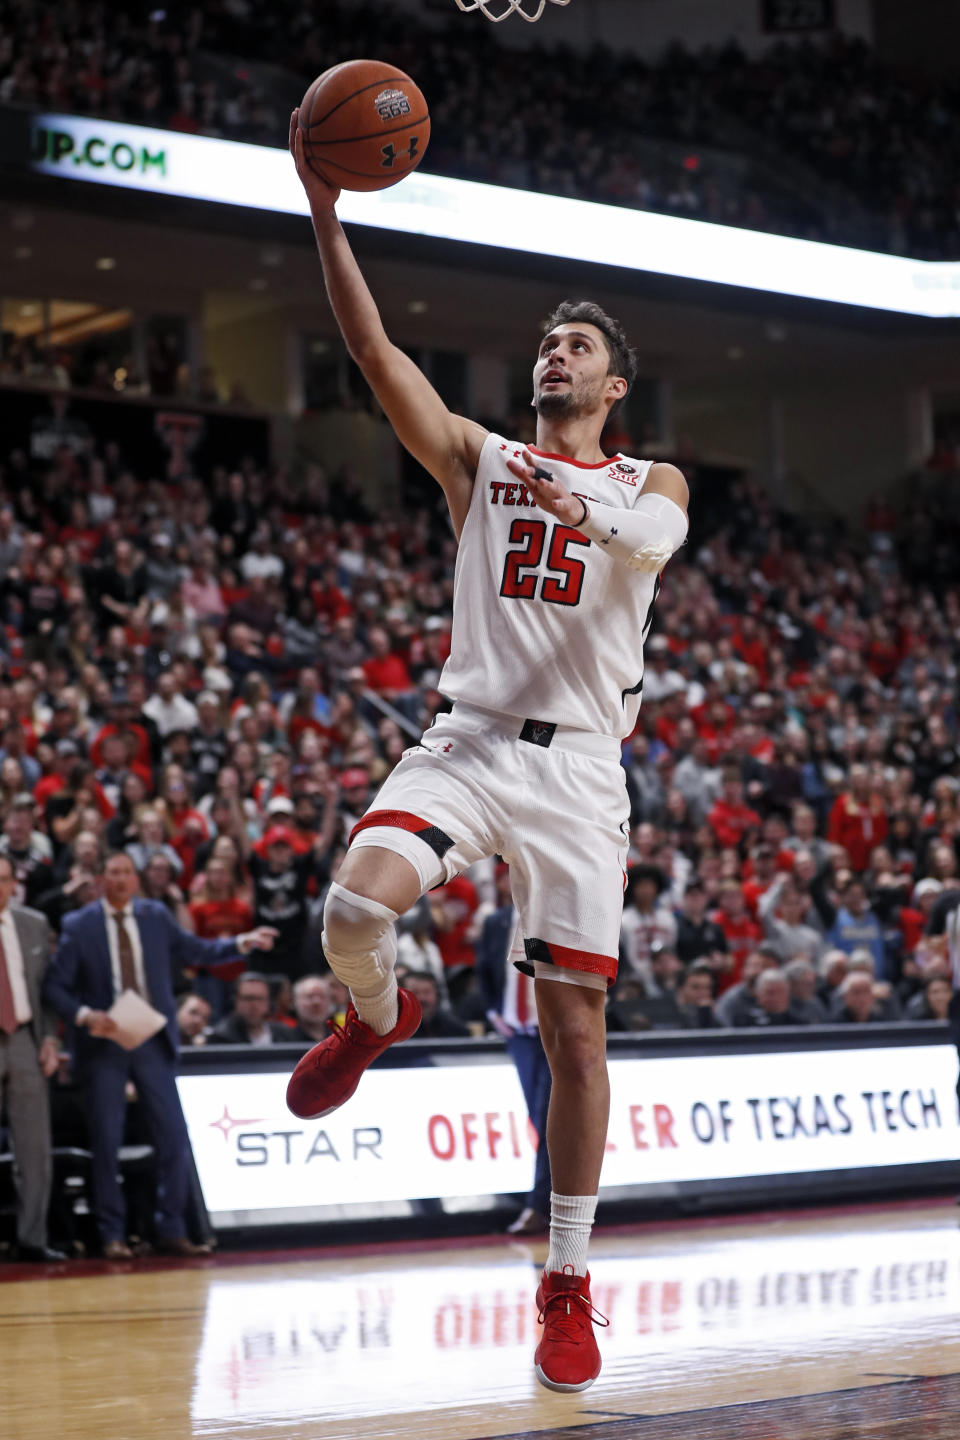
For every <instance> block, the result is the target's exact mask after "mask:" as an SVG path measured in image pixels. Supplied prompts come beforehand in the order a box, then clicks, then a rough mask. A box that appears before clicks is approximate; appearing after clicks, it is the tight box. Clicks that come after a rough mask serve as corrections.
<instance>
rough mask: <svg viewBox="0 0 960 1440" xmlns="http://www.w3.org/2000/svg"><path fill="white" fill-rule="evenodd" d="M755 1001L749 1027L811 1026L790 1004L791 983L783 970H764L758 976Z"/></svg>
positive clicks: (748, 1021)
mask: <svg viewBox="0 0 960 1440" xmlns="http://www.w3.org/2000/svg"><path fill="white" fill-rule="evenodd" d="M754 1000H755V1002H756V1003H755V1004H754V1005H753V1007H752V1009H751V1010H750V1011H749V1018H748V1019H747V1024H748V1025H751V1026H754V1025H759V1026H763V1025H806V1024H809V1021H807V1020H806V1019H805V1018H804V1017H803V1015H801V1014H800V1013H799V1012H798V1011H796V1010H795V1009H794V1008H793V1007H792V1005H791V1004H790V982H789V981H788V979H787V977H786V975H785V974H784V973H783V971H782V970H773V969H770V970H764V971H762V972H761V973H760V974H759V975H758V976H757V982H756V985H755V987H754Z"/></svg>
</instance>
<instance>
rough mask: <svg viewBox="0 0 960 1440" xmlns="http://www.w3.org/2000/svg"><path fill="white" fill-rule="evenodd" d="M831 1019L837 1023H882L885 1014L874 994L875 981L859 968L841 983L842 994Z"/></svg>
mask: <svg viewBox="0 0 960 1440" xmlns="http://www.w3.org/2000/svg"><path fill="white" fill-rule="evenodd" d="M830 1018H831V1021H832V1022H833V1023H834V1024H836V1025H882V1024H883V1023H884V1015H883V1012H882V1010H881V1008H880V1006H879V1005H878V1004H877V1002H876V999H875V998H874V994H873V981H872V980H871V978H870V976H869V975H868V974H866V972H865V971H862V970H857V971H855V972H854V973H853V974H851V975H848V976H847V978H846V979H845V980H843V981H842V982H841V984H840V994H839V997H838V1005H837V1009H836V1010H835V1012H834V1013H833V1014H832V1015H831V1017H830Z"/></svg>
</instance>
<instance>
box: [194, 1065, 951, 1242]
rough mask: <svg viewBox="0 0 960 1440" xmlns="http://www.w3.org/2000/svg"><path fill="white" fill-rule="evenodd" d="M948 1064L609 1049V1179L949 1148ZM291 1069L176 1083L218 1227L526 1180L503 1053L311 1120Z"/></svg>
mask: <svg viewBox="0 0 960 1440" xmlns="http://www.w3.org/2000/svg"><path fill="white" fill-rule="evenodd" d="M447 1058H448V1057H447ZM956 1076H957V1056H956V1050H955V1049H954V1048H953V1047H952V1046H950V1045H947V1044H944V1045H930V1046H911V1045H907V1046H903V1047H886V1048H882V1047H878V1048H869V1049H859V1048H857V1049H855V1048H851V1049H849V1050H823V1051H820V1050H813V1051H794V1052H790V1051H781V1052H778V1053H772V1054H753V1055H743V1054H739V1055H729V1054H725V1055H712V1056H710V1057H709V1058H708V1057H677V1056H656V1057H650V1058H648V1059H642V1060H641V1059H634V1058H623V1059H620V1058H614V1059H612V1061H611V1064H610V1079H611V1090H612V1100H611V1111H610V1129H609V1138H608V1142H607V1154H606V1158H605V1160H604V1166H603V1176H602V1180H601V1193H602V1191H603V1190H604V1189H606V1190H612V1189H617V1190H620V1189H622V1188H626V1189H627V1190H630V1191H635V1192H636V1194H637V1195H638V1196H640V1195H642V1194H643V1192H644V1190H645V1189H648V1190H649V1189H650V1188H651V1187H658V1188H662V1187H663V1186H669V1185H676V1184H682V1183H684V1182H699V1183H704V1182H710V1181H713V1180H718V1181H720V1180H731V1179H745V1178H748V1177H754V1176H756V1177H766V1176H774V1175H791V1174H799V1173H805V1174H810V1173H815V1172H829V1171H838V1170H843V1171H856V1170H869V1169H872V1168H875V1167H884V1166H896V1165H914V1164H924V1163H941V1162H945V1163H951V1162H955V1161H956V1158H957V1156H958V1154H960V1122H958V1115H957V1097H956V1091H955V1086H956ZM286 1080H287V1076H286V1074H285V1073H278V1072H259V1073H251V1074H243V1075H240V1074H210V1073H203V1074H192V1075H182V1076H180V1078H179V1080H178V1082H177V1083H178V1086H179V1089H180V1098H181V1100H182V1102H183V1107H184V1112H185V1114H186V1117H187V1125H188V1128H189V1131H190V1140H191V1144H192V1146H193V1153H194V1157H195V1160H196V1164H197V1171H198V1174H199V1177H200V1183H201V1187H202V1190H203V1195H204V1199H205V1201H206V1205H207V1209H208V1210H209V1211H210V1213H211V1218H212V1221H213V1223H214V1224H215V1225H220V1226H227V1225H230V1224H235V1223H241V1222H240V1221H239V1220H238V1219H237V1218H236V1217H237V1216H239V1215H244V1216H246V1217H250V1216H253V1215H256V1216H259V1217H260V1218H261V1219H263V1220H268V1219H270V1220H272V1221H273V1222H274V1223H275V1222H277V1221H280V1220H284V1219H291V1220H305V1219H308V1218H309V1216H310V1214H311V1210H313V1211H316V1209H317V1207H322V1206H331V1205H363V1204H370V1203H374V1204H383V1203H384V1202H390V1201H406V1200H416V1199H425V1198H430V1197H437V1198H441V1199H454V1198H456V1197H471V1196H493V1195H505V1194H513V1193H523V1192H525V1191H526V1190H527V1189H528V1188H529V1186H530V1184H531V1180H532V1176H533V1164H534V1154H535V1148H534V1147H535V1143H536V1142H535V1136H534V1135H533V1134H532V1132H531V1131H530V1129H529V1126H528V1124H527V1118H526V1109H525V1107H524V1103H523V1096H522V1094H521V1091H520V1086H519V1083H518V1081H517V1077H516V1073H515V1071H514V1069H513V1067H512V1066H511V1065H510V1064H509V1063H508V1062H506V1061H504V1062H502V1063H501V1062H499V1061H498V1062H496V1063H487V1064H484V1063H482V1062H480V1063H477V1062H470V1061H468V1063H464V1064H459V1063H441V1064H439V1065H425V1066H423V1067H422V1068H420V1067H416V1068H410V1069H402V1070H401V1069H395V1070H391V1069H375V1070H372V1071H371V1072H370V1073H369V1074H367V1075H365V1076H364V1079H363V1083H362V1085H361V1086H360V1089H359V1090H358V1092H357V1094H356V1095H355V1096H354V1098H353V1099H352V1100H351V1101H350V1103H349V1105H346V1106H344V1107H343V1108H342V1109H341V1110H338V1111H336V1112H335V1113H334V1114H332V1115H328V1116H326V1117H325V1118H323V1119H322V1120H316V1121H302V1120H297V1119H295V1118H294V1117H293V1116H292V1115H291V1114H290V1113H289V1111H288V1110H287V1108H286V1105H285V1103H284V1092H285V1089H286ZM244 1223H246V1222H244Z"/></svg>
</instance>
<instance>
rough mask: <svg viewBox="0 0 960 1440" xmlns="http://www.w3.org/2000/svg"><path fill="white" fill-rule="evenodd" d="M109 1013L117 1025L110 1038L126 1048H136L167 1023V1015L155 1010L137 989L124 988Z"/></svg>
mask: <svg viewBox="0 0 960 1440" xmlns="http://www.w3.org/2000/svg"><path fill="white" fill-rule="evenodd" d="M107 1014H108V1015H109V1016H110V1019H111V1020H113V1021H114V1023H115V1024H116V1027H117V1028H116V1030H113V1031H112V1032H111V1033H110V1036H109V1039H111V1040H115V1041H116V1043H117V1044H118V1045H122V1046H123V1048H124V1050H136V1048H137V1046H138V1045H142V1044H143V1042H144V1041H145V1040H149V1039H150V1037H151V1035H156V1034H157V1032H158V1031H159V1030H162V1029H163V1027H164V1026H165V1025H166V1023H167V1017H166V1015H161V1013H160V1011H159V1010H154V1008H153V1006H152V1005H148V1004H147V1002H146V1000H144V998H143V996H142V995H138V994H137V992H136V991H135V990H124V992H123V994H122V995H121V996H120V998H119V1000H116V1001H114V1004H113V1006H112V1008H111V1009H110V1010H108V1011H107Z"/></svg>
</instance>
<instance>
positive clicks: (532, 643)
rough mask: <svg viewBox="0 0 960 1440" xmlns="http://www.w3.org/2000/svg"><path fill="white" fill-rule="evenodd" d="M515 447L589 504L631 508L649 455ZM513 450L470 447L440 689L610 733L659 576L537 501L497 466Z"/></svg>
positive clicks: (619, 721) (615, 730) (630, 714)
mask: <svg viewBox="0 0 960 1440" xmlns="http://www.w3.org/2000/svg"><path fill="white" fill-rule="evenodd" d="M526 448H527V449H528V450H529V451H530V452H531V454H533V455H534V456H535V457H538V459H539V462H540V463H541V464H542V465H543V467H544V469H546V470H549V471H550V473H551V474H552V475H553V476H555V478H556V479H557V480H559V481H560V482H561V483H562V484H563V485H565V486H566V487H567V489H568V490H570V491H571V492H572V493H573V494H574V495H579V496H581V497H582V498H583V499H584V500H586V502H587V504H588V505H590V506H591V508H592V507H594V506H596V505H612V506H616V507H617V508H618V509H621V510H629V509H632V508H633V506H634V505H635V504H636V503H637V500H638V499H639V498H640V494H641V491H642V489H643V484H644V481H645V480H646V478H647V472H648V471H649V469H650V466H651V464H652V463H653V462H652V461H650V460H631V459H629V458H627V457H625V456H623V455H615V456H614V458H613V459H612V460H607V461H604V462H603V463H602V464H599V465H584V464H581V463H580V462H579V461H577V460H568V459H566V458H565V457H564V456H562V455H546V454H544V453H543V452H542V451H540V450H537V449H535V448H534V447H533V446H532V445H528V446H527V447H526ZM522 449H523V447H522V446H521V445H518V444H516V443H515V442H513V441H508V440H504V439H503V437H502V436H500V435H489V436H488V437H487V440H486V442H485V443H484V446H483V449H482V451H481V453H480V463H479V466H478V468H477V478H476V481H475V483H474V487H473V497H472V499H471V502H470V509H469V511H468V513H467V519H466V523H465V524H464V527H463V534H462V535H461V537H460V550H459V554H458V555H457V568H456V577H455V581H454V608H453V636H452V642H451V650H450V658H449V659H448V661H447V663H446V665H445V666H444V669H443V674H442V676H441V679H440V690H441V692H442V693H443V694H444V695H447V696H449V698H450V699H451V700H465V701H467V702H468V703H469V704H472V705H481V706H483V707H484V708H486V709H488V710H498V711H500V712H502V713H503V714H505V715H517V716H521V717H523V718H524V719H531V720H543V721H547V722H548V723H552V724H555V725H574V726H576V727H577V728H578V729H581V730H591V731H595V732H597V733H599V734H602V735H614V736H616V737H617V738H619V739H622V738H624V737H625V736H627V735H629V734H631V733H632V731H633V729H634V726H635V725H636V720H637V712H638V710H639V708H640V696H641V691H642V689H643V642H644V640H645V639H646V635H647V631H648V630H649V629H650V623H651V621H652V619H653V607H654V604H655V602H656V598H657V594H658V592H659V588H660V580H659V576H656V575H643V574H640V573H638V572H636V571H633V570H629V569H628V568H627V566H626V565H623V564H621V563H620V562H619V561H617V560H613V559H611V558H610V556H609V555H606V554H604V553H603V551H602V550H601V549H600V548H599V546H597V545H594V544H592V543H591V542H590V541H589V540H588V539H587V538H586V536H584V535H581V534H580V532H579V531H578V530H574V529H571V528H570V527H569V526H566V525H561V524H560V522H559V521H557V520H554V518H553V516H552V515H548V514H547V513H546V511H544V510H541V509H540V508H539V506H538V505H537V504H536V502H535V501H534V500H533V499H532V497H531V496H530V495H529V493H528V492H527V488H526V486H525V485H523V484H522V483H521V482H519V481H518V480H517V479H516V478H515V476H513V475H512V474H511V473H510V471H509V470H508V469H507V461H508V460H509V459H511V458H512V457H513V456H516V457H517V458H518V459H519V458H520V455H521V451H522Z"/></svg>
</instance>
